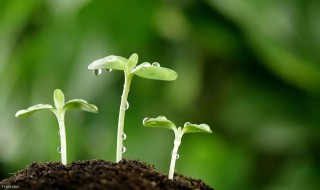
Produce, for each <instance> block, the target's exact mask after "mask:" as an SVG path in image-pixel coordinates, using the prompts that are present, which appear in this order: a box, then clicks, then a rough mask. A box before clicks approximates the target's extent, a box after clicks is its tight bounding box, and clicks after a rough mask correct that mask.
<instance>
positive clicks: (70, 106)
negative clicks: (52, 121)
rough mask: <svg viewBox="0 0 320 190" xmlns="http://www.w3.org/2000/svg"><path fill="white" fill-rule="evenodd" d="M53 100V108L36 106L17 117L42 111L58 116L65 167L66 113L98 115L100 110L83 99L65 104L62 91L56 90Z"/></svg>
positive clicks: (60, 148) (62, 159)
mask: <svg viewBox="0 0 320 190" xmlns="http://www.w3.org/2000/svg"><path fill="white" fill-rule="evenodd" d="M53 100H54V105H55V107H53V106H52V105H50V104H38V105H35V106H31V107H29V108H28V109H25V110H20V111H18V112H17V113H16V115H15V116H16V117H24V116H27V115H30V114H32V113H34V112H37V111H40V110H50V111H52V112H53V113H54V114H55V115H56V117H57V119H58V123H59V134H60V143H61V146H60V147H59V148H58V152H60V153H61V163H62V164H63V165H67V142H66V131H65V125H64V116H65V112H66V111H67V110H82V111H87V112H93V113H97V112H98V108H97V107H96V106H95V105H93V104H89V103H88V102H87V101H85V100H82V99H74V100H70V101H69V102H67V103H65V100H64V94H63V93H62V91H61V90H60V89H56V90H55V91H54V93H53Z"/></svg>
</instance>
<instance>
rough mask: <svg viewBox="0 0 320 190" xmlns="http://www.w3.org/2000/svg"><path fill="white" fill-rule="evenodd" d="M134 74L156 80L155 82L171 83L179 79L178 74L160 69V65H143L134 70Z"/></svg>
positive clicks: (163, 68)
mask: <svg viewBox="0 0 320 190" xmlns="http://www.w3.org/2000/svg"><path fill="white" fill-rule="evenodd" d="M132 73H134V74H136V75H138V76H139V77H143V78H147V79H154V80H165V81H171V80H175V79H176V78H177V77H178V74H177V73H176V72H175V71H174V70H171V69H168V68H165V67H160V64H159V63H153V64H152V65H151V64H150V63H147V62H145V63H142V64H140V65H138V66H137V67H136V68H134V69H133V71H132Z"/></svg>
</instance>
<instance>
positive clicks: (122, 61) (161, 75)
mask: <svg viewBox="0 0 320 190" xmlns="http://www.w3.org/2000/svg"><path fill="white" fill-rule="evenodd" d="M137 63H138V55H137V54H136V53H134V54H132V55H131V56H130V58H129V59H126V58H124V57H120V56H114V55H111V56H107V57H105V58H101V59H98V60H96V61H93V62H92V63H91V64H90V65H89V66H88V69H90V70H93V73H94V74H95V75H100V74H101V73H102V70H106V71H107V72H110V71H112V70H122V71H124V86H123V92H122V96H121V103H120V111H119V119H118V134H117V152H116V162H117V163H118V162H120V161H121V159H122V153H123V152H125V147H124V146H123V140H124V139H125V136H126V135H125V134H124V133H123V130H124V118H125V111H126V110H127V109H128V108H129V103H128V101H127V99H128V94H129V90H130V84H131V81H132V78H133V76H134V75H138V76H140V77H143V78H147V79H154V80H164V81H172V80H175V79H176V78H177V76H178V74H177V73H176V72H175V71H173V70H171V69H168V68H164V67H160V64H159V63H157V62H154V63H152V64H150V63H148V62H144V63H142V64H140V65H138V66H137Z"/></svg>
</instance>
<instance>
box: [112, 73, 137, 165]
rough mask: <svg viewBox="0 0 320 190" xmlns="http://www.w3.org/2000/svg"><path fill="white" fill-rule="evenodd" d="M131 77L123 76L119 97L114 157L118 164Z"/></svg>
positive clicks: (120, 155) (120, 156)
mask: <svg viewBox="0 0 320 190" xmlns="http://www.w3.org/2000/svg"><path fill="white" fill-rule="evenodd" d="M132 77H133V75H126V74H125V81H124V86H123V92H122V96H121V103H120V110H119V119H118V135H117V155H116V162H117V163H118V162H120V161H121V159H122V147H123V145H122V141H123V139H122V134H123V129H124V117H125V112H126V104H127V101H128V100H127V99H128V94H129V90H130V84H131V80H132Z"/></svg>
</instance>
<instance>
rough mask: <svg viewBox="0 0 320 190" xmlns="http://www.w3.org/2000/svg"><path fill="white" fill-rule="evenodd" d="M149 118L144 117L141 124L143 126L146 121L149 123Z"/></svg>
mask: <svg viewBox="0 0 320 190" xmlns="http://www.w3.org/2000/svg"><path fill="white" fill-rule="evenodd" d="M150 119H151V118H150V117H146V118H144V119H143V121H142V123H143V124H145V123H146V122H147V121H149V120H150Z"/></svg>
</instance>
